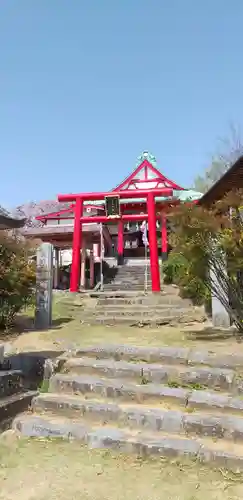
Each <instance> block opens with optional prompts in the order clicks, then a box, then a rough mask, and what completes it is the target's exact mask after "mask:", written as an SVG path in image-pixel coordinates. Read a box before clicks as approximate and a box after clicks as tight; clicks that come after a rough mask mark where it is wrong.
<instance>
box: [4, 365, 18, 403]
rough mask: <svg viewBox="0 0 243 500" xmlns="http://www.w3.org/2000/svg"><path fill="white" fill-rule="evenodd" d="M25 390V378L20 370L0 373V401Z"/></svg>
mask: <svg viewBox="0 0 243 500" xmlns="http://www.w3.org/2000/svg"><path fill="white" fill-rule="evenodd" d="M22 388H23V376H22V372H21V371H20V370H1V371H0V399H1V398H4V397H6V396H11V395H12V394H16V393H17V392H20V391H21V390H22Z"/></svg>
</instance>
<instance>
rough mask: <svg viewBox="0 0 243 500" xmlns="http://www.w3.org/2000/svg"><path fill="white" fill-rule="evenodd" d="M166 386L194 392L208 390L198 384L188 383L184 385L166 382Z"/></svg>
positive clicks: (178, 382) (171, 381)
mask: <svg viewBox="0 0 243 500" xmlns="http://www.w3.org/2000/svg"><path fill="white" fill-rule="evenodd" d="M167 385H168V387H171V388H174V389H178V388H183V389H193V390H195V391H205V390H207V389H208V387H207V386H206V385H202V384H199V383H198V382H188V383H187V384H186V383H183V382H180V381H179V380H168V382H167Z"/></svg>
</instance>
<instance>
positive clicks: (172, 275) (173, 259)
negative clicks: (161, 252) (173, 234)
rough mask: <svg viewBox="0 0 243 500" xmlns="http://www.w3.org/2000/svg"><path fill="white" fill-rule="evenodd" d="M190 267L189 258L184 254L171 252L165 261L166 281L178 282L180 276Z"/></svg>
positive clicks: (164, 274)
mask: <svg viewBox="0 0 243 500" xmlns="http://www.w3.org/2000/svg"><path fill="white" fill-rule="evenodd" d="M187 267H188V263H187V260H186V259H185V258H184V257H183V255H182V254H180V253H176V252H173V251H172V252H170V254H169V256H168V259H167V260H166V261H165V262H164V263H163V276H164V283H167V284H171V283H174V284H178V280H179V276H180V275H181V274H183V272H184V271H185V269H186V268H187Z"/></svg>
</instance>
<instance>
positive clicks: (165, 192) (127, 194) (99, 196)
mask: <svg viewBox="0 0 243 500" xmlns="http://www.w3.org/2000/svg"><path fill="white" fill-rule="evenodd" d="M150 192H151V190H150V189H138V190H133V189H129V190H124V191H112V193H111V192H110V191H108V192H104V193H77V194H59V195H58V201H61V202H71V201H76V200H77V199H80V198H81V199H82V200H83V201H95V200H96V201H98V200H104V199H105V197H106V196H119V197H120V198H128V199H129V198H147V196H148V194H149V193H150ZM153 195H154V196H155V197H156V196H157V197H158V196H167V197H168V196H173V189H171V188H160V189H154V190H153Z"/></svg>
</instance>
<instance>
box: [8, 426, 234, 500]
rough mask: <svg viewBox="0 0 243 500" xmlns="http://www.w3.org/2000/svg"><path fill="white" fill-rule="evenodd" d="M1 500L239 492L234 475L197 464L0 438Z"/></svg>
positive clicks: (215, 496) (211, 498)
mask: <svg viewBox="0 0 243 500" xmlns="http://www.w3.org/2000/svg"><path fill="white" fill-rule="evenodd" d="M0 459H1V469H0V499H4V500H17V499H18V500H47V499H48V500H52V499H53V500H54V499H55V500H56V499H58V500H66V499H67V498H68V499H69V500H78V499H80V500H81V499H82V500H88V499H90V500H91V499H92V500H105V499H106V500H108V499H109V500H122V499H123V500H131V499H133V500H135V499H139V500H143V499H144V500H148V499H149V500H160V499H161V500H162V499H163V500H170V499H171V500H172V499H173V500H177V499H178V500H179V499H180V500H205V498H207V499H208V500H219V499H220V500H226V499H227V500H230V499H232V500H233V499H235V500H236V499H240V498H242V496H243V483H242V481H241V479H240V477H239V476H237V475H233V474H232V473H229V474H227V473H225V472H224V471H214V470H212V469H209V468H206V467H203V466H199V464H197V463H189V462H188V463H180V462H178V461H173V462H168V461H166V460H147V461H145V460H141V459H136V458H135V457H133V456H123V455H118V454H115V453H113V452H110V451H108V450H106V451H104V450H102V451H99V450H88V449H87V448H85V447H82V446H80V445H79V444H78V443H77V442H72V443H70V442H65V441H57V440H56V441H44V440H35V441H34V440H27V439H16V438H15V436H13V434H12V433H11V432H10V434H9V433H7V435H6V436H5V437H2V438H1V442H0Z"/></svg>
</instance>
